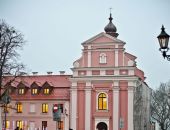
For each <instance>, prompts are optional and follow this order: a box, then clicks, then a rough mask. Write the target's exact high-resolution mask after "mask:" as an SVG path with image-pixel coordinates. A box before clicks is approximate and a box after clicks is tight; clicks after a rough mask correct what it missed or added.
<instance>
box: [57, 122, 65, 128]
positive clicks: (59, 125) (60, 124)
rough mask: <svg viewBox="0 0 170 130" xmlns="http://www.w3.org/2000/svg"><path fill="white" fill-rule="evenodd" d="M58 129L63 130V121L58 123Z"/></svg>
mask: <svg viewBox="0 0 170 130" xmlns="http://www.w3.org/2000/svg"><path fill="white" fill-rule="evenodd" d="M58 129H59V130H64V124H63V121H58Z"/></svg>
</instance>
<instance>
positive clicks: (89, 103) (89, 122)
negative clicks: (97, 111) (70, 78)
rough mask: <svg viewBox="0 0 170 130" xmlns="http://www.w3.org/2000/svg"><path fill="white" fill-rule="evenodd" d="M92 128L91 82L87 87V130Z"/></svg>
mask: <svg viewBox="0 0 170 130" xmlns="http://www.w3.org/2000/svg"><path fill="white" fill-rule="evenodd" d="M90 129H91V82H87V83H86V88H85V130H90Z"/></svg>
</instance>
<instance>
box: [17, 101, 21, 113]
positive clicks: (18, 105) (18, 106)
mask: <svg viewBox="0 0 170 130" xmlns="http://www.w3.org/2000/svg"><path fill="white" fill-rule="evenodd" d="M17 113H22V103H17Z"/></svg>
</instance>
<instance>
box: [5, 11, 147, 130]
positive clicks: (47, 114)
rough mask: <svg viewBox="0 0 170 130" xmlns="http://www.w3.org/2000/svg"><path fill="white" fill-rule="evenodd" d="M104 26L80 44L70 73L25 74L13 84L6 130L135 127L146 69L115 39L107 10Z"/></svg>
mask: <svg viewBox="0 0 170 130" xmlns="http://www.w3.org/2000/svg"><path fill="white" fill-rule="evenodd" d="M104 30H105V32H101V33H99V34H97V35H96V36H94V37H92V38H90V39H88V40H86V41H84V42H83V43H82V46H83V50H82V56H81V57H80V58H79V59H77V60H76V61H75V62H74V63H73V68H71V70H72V72H73V74H72V75H65V74H60V75H53V74H48V75H29V76H22V77H20V78H19V79H18V80H16V81H14V82H12V83H11V85H10V86H11V87H10V89H11V91H10V96H11V97H12V103H11V104H12V105H15V104H16V107H17V112H16V111H15V110H11V112H9V113H7V121H8V123H7V125H8V126H9V127H8V129H9V130H13V129H14V128H15V127H16V126H19V127H20V128H23V129H24V130H35V129H36V130H56V129H57V130H69V129H72V130H135V129H134V124H135V122H134V101H135V96H134V95H135V92H136V88H137V87H138V86H139V85H140V87H145V88H148V86H147V85H146V83H145V82H144V80H145V77H144V72H143V71H142V70H140V69H138V68H137V66H136V61H135V60H136V57H135V56H134V55H132V54H129V53H128V52H126V51H125V42H124V41H122V40H120V39H118V33H117V29H116V27H115V25H114V24H113V23H112V16H111V14H110V17H109V23H108V25H107V26H106V27H105V28H104ZM53 104H62V105H61V106H62V118H61V122H55V121H53V115H52V106H53ZM145 114H146V115H149V113H145ZM3 118H4V117H3ZM148 120H149V119H148ZM138 130H139V129H138ZM141 130H143V127H142V129H141Z"/></svg>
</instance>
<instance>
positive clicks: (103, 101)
mask: <svg viewBox="0 0 170 130" xmlns="http://www.w3.org/2000/svg"><path fill="white" fill-rule="evenodd" d="M98 110H107V95H106V94H105V93H100V94H99V96H98Z"/></svg>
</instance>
